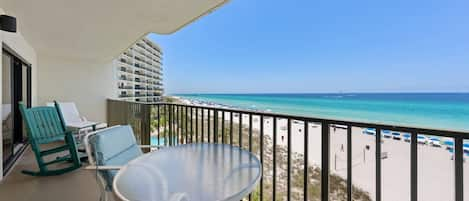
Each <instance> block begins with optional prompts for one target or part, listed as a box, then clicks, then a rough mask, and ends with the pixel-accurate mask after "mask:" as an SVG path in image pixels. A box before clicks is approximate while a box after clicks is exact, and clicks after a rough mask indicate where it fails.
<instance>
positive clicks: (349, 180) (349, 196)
mask: <svg viewBox="0 0 469 201" xmlns="http://www.w3.org/2000/svg"><path fill="white" fill-rule="evenodd" d="M347 201H352V126H351V125H349V126H347Z"/></svg>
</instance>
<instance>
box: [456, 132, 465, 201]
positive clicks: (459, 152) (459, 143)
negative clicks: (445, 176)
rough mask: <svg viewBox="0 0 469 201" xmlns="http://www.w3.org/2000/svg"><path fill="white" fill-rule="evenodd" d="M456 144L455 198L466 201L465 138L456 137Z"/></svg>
mask: <svg viewBox="0 0 469 201" xmlns="http://www.w3.org/2000/svg"><path fill="white" fill-rule="evenodd" d="M454 140H455V143H454V161H455V177H456V178H455V185H456V189H455V194H456V195H455V198H456V200H458V201H459V200H464V167H463V164H464V150H463V138H462V137H461V136H458V137H456V138H455V139H454Z"/></svg>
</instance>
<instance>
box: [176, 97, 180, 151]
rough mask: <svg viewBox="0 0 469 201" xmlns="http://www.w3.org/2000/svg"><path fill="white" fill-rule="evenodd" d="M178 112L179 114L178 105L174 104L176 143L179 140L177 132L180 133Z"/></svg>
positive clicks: (177, 143)
mask: <svg viewBox="0 0 469 201" xmlns="http://www.w3.org/2000/svg"><path fill="white" fill-rule="evenodd" d="M179 114H180V107H179V105H176V145H179V142H180V141H179V140H180V139H179V134H180V128H181V125H180V123H181V122H180V118H179Z"/></svg>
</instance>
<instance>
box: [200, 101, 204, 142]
mask: <svg viewBox="0 0 469 201" xmlns="http://www.w3.org/2000/svg"><path fill="white" fill-rule="evenodd" d="M201 112H202V117H201V119H202V120H201V125H200V126H201V129H202V132H201V134H202V136H200V137H201V138H200V141H201V142H204V136H205V118H204V113H205V109H204V108H202V109H201Z"/></svg>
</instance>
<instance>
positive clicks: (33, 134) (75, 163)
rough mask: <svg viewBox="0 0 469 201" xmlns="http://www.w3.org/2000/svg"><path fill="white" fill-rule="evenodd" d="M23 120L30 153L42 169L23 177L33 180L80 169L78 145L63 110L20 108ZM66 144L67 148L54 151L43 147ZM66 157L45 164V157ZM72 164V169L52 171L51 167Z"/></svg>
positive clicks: (64, 146) (53, 108)
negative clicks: (65, 120) (58, 155)
mask: <svg viewBox="0 0 469 201" xmlns="http://www.w3.org/2000/svg"><path fill="white" fill-rule="evenodd" d="M19 108H20V111H21V116H22V117H23V119H24V122H25V124H26V130H27V133H28V140H29V143H30V144H31V149H32V151H33V152H34V155H35V156H36V161H37V164H38V167H39V171H38V172H34V171H30V170H23V171H22V172H23V173H24V174H28V175H32V176H51V175H60V174H63V173H66V172H70V171H73V170H75V169H78V168H80V165H81V164H80V159H79V157H78V152H77V148H76V144H75V139H74V137H73V136H72V133H71V132H70V131H67V130H66V129H65V125H64V123H63V121H62V116H61V113H60V109H59V108H57V107H34V108H29V109H28V108H26V107H25V105H24V104H23V103H20V104H19ZM58 142H61V143H63V142H65V143H64V145H61V146H59V147H55V148H52V149H47V150H41V147H40V145H43V144H52V143H58ZM60 153H66V154H65V155H61V156H60V157H57V158H56V159H55V160H51V161H46V160H45V156H48V155H52V154H60ZM60 162H70V166H68V167H65V168H60V169H53V170H51V169H49V168H48V167H49V166H50V165H52V164H57V163H60Z"/></svg>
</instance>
